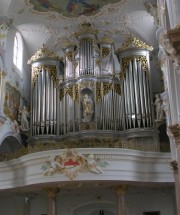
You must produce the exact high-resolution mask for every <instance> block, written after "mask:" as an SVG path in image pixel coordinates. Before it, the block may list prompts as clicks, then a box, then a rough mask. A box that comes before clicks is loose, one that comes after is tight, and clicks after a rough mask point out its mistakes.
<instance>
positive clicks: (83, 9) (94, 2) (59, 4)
mask: <svg viewBox="0 0 180 215" xmlns="http://www.w3.org/2000/svg"><path fill="white" fill-rule="evenodd" d="M120 2H124V0H120V1H119V0H111V1H110V0H103V1H102V0H101V1H98V0H61V1H59V0H51V1H50V0H28V3H30V4H32V5H33V9H34V10H35V11H39V12H49V11H53V12H58V13H60V14H63V15H64V16H66V17H70V18H75V17H78V16H81V15H85V16H92V15H95V14H97V13H98V12H100V10H101V9H102V8H103V7H104V6H106V5H110V4H115V3H118V4H119V3H120Z"/></svg>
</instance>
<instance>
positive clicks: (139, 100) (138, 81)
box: [119, 50, 152, 129]
mask: <svg viewBox="0 0 180 215" xmlns="http://www.w3.org/2000/svg"><path fill="white" fill-rule="evenodd" d="M147 52H148V51H145V50H131V51H127V52H122V53H120V54H119V59H120V60H121V63H122V70H123V71H122V74H123V76H124V79H123V82H124V84H123V88H124V89H123V91H124V108H125V116H126V129H132V128H141V127H152V111H151V96H150V95H151V93H150V85H149V80H148V72H149V67H148V58H147V57H148V56H149V55H147Z"/></svg>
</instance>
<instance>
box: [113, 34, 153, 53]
mask: <svg viewBox="0 0 180 215" xmlns="http://www.w3.org/2000/svg"><path fill="white" fill-rule="evenodd" d="M132 48H140V49H146V50H148V51H152V50H153V47H152V46H149V45H147V44H146V43H145V42H143V41H141V40H139V39H137V38H136V37H129V38H128V39H127V40H126V41H125V42H124V43H123V44H122V46H121V47H120V48H119V49H118V50H117V53H119V52H122V51H127V50H129V49H132Z"/></svg>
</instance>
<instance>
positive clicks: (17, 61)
mask: <svg viewBox="0 0 180 215" xmlns="http://www.w3.org/2000/svg"><path fill="white" fill-rule="evenodd" d="M22 56H23V45H22V37H21V35H20V33H19V32H17V33H16V35H15V37H14V51H13V64H14V66H15V69H16V70H17V72H18V73H19V75H20V76H21V75H22Z"/></svg>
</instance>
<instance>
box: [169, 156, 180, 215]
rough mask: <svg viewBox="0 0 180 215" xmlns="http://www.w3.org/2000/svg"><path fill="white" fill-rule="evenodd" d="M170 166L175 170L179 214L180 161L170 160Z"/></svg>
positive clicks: (179, 210) (178, 210)
mask: <svg viewBox="0 0 180 215" xmlns="http://www.w3.org/2000/svg"><path fill="white" fill-rule="evenodd" d="M170 166H171V168H172V170H173V172H174V180H175V192H176V209H177V214H180V213H179V212H180V204H179V202H180V183H179V174H178V162H177V160H173V161H171V162H170Z"/></svg>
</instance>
